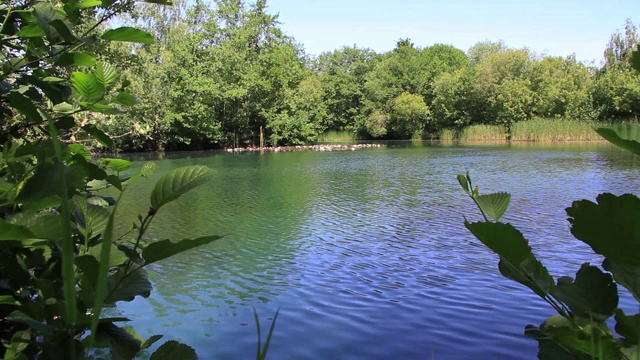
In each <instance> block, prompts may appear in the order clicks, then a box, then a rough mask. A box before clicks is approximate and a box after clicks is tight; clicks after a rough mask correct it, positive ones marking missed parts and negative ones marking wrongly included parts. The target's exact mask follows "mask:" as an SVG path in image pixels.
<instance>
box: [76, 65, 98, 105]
mask: <svg viewBox="0 0 640 360" xmlns="http://www.w3.org/2000/svg"><path fill="white" fill-rule="evenodd" d="M71 83H72V84H73V87H74V88H75V89H76V91H78V92H79V93H80V94H81V95H82V96H84V97H86V98H87V99H88V100H89V101H95V100H98V99H100V98H102V96H103V95H104V90H105V88H104V85H103V84H102V83H101V82H100V81H98V78H97V77H96V75H95V74H87V73H83V72H81V71H74V72H73V74H71Z"/></svg>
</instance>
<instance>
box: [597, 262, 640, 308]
mask: <svg viewBox="0 0 640 360" xmlns="http://www.w3.org/2000/svg"><path fill="white" fill-rule="evenodd" d="M602 267H603V268H604V269H605V270H607V271H609V272H610V273H612V274H613V278H614V280H615V281H616V282H617V283H618V284H620V285H622V286H624V287H625V288H627V290H629V292H630V293H631V294H632V295H633V297H635V298H636V301H638V302H640V267H633V266H620V265H618V264H616V263H615V262H613V261H611V260H609V259H605V260H604V261H603V262H602Z"/></svg>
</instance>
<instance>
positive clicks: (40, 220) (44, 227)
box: [9, 211, 64, 240]
mask: <svg viewBox="0 0 640 360" xmlns="http://www.w3.org/2000/svg"><path fill="white" fill-rule="evenodd" d="M62 221H64V220H63V219H62V216H61V215H60V214H58V213H54V212H29V211H26V212H21V213H18V214H15V215H14V216H12V217H11V218H10V219H9V222H10V223H11V224H14V225H20V226H24V227H26V228H27V229H29V231H30V232H31V233H32V234H33V238H34V239H50V240H60V239H62Z"/></svg>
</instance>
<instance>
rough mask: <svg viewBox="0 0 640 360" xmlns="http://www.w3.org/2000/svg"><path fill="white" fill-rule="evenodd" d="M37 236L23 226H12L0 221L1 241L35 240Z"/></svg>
mask: <svg viewBox="0 0 640 360" xmlns="http://www.w3.org/2000/svg"><path fill="white" fill-rule="evenodd" d="M34 238H35V235H33V233H32V232H31V231H30V230H29V229H28V228H27V227H26V226H22V225H16V224H11V223H8V222H6V221H4V220H3V219H0V240H22V239H34Z"/></svg>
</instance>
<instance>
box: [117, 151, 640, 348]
mask: <svg viewBox="0 0 640 360" xmlns="http://www.w3.org/2000/svg"><path fill="white" fill-rule="evenodd" d="M138 157H140V156H139V155H138ZM149 157H153V156H151V155H149ZM154 161H155V162H156V163H157V165H158V167H159V171H158V173H156V174H154V175H153V176H152V177H151V179H148V180H143V181H139V182H138V183H135V184H132V186H130V187H129V189H128V190H127V193H126V195H125V197H124V199H123V200H122V202H121V208H120V209H119V219H126V220H124V221H125V223H124V224H125V226H127V225H129V224H131V222H132V220H133V216H135V214H137V213H138V212H141V213H144V212H146V210H147V209H148V198H149V194H150V192H151V188H152V186H153V184H154V183H155V180H156V179H157V178H159V176H160V175H161V174H162V173H165V172H167V171H169V170H171V169H173V168H176V167H180V166H185V165H196V164H197V165H206V166H208V167H210V168H212V169H213V170H214V171H215V176H214V178H213V179H212V180H211V181H210V182H208V183H207V184H205V185H204V186H202V187H200V188H198V189H196V190H194V191H193V192H191V193H188V194H186V195H184V196H183V197H181V198H180V199H179V200H178V201H176V202H174V203H171V204H169V205H167V206H166V207H163V209H162V210H161V212H160V213H159V214H158V216H157V217H156V219H155V220H154V223H153V224H152V226H151V230H150V232H149V238H150V239H166V238H168V239H175V240H177V239H181V238H187V237H198V236H203V235H209V234H217V235H224V238H223V239H221V240H219V241H217V242H214V243H212V244H209V245H207V246H205V247H202V248H198V249H196V250H192V251H190V252H188V253H185V254H181V255H179V256H177V257H175V258H172V259H170V260H167V261H164V262H162V263H159V264H156V265H155V266H153V267H152V268H151V269H150V278H151V280H152V282H153V284H154V292H153V293H152V295H151V297H150V298H148V299H139V300H136V301H134V302H132V303H121V304H120V307H119V311H120V313H121V314H122V315H124V316H127V317H129V318H130V319H132V325H133V326H134V327H135V328H136V330H138V331H139V332H140V333H141V334H142V335H143V336H144V337H145V338H146V337H148V336H150V335H153V334H157V333H159V334H164V335H165V339H178V340H180V341H182V342H185V343H187V344H189V345H191V346H192V347H194V348H195V349H196V350H197V352H198V354H199V356H200V358H201V359H214V358H215V359H251V358H255V353H256V346H257V331H256V325H255V321H254V318H253V309H254V308H255V310H256V311H257V312H258V315H259V318H260V321H261V324H262V330H263V341H264V336H265V334H266V333H267V331H268V328H269V325H270V322H271V318H272V317H273V315H274V314H275V312H276V310H277V309H278V308H279V309H280V316H279V317H278V320H277V324H276V328H275V334H274V337H273V340H272V343H271V347H270V349H269V356H268V358H270V359H525V358H530V359H531V358H535V357H536V354H537V343H536V342H535V341H534V340H531V339H528V338H526V337H524V335H523V332H524V327H525V326H526V325H527V324H535V325H539V324H540V323H541V322H542V321H543V320H544V319H545V318H546V317H548V316H551V315H553V314H554V312H553V310H552V309H551V308H550V307H549V306H547V304H546V303H545V302H543V301H542V300H540V299H538V298H537V297H536V296H535V295H534V294H533V293H532V292H531V291H529V290H528V289H526V288H525V287H524V286H521V285H519V284H517V283H515V282H513V281H509V280H507V279H504V278H502V277H501V276H500V274H499V272H498V270H497V261H498V259H497V257H496V256H495V255H494V254H492V253H491V252H490V251H489V250H488V249H486V248H484V247H483V246H482V245H480V243H479V241H477V240H476V239H475V238H474V237H473V236H472V235H471V234H470V233H469V232H468V230H466V228H465V227H464V216H466V218H467V219H469V220H480V214H479V213H478V210H477V209H476V208H475V207H474V205H473V204H472V201H471V199H469V198H468V197H467V195H466V194H465V193H464V192H463V191H462V190H461V188H460V186H459V185H458V182H457V180H456V175H457V174H459V173H464V172H466V171H467V170H469V171H471V174H472V177H473V179H474V182H475V183H476V184H477V185H480V189H481V193H489V192H495V191H507V192H510V193H511V194H512V203H511V207H510V209H509V211H508V212H507V214H506V215H505V217H504V218H503V221H507V222H511V223H513V224H514V225H516V226H517V227H518V228H519V229H520V230H521V231H522V232H523V233H524V234H525V236H526V237H527V238H528V239H529V240H530V243H531V246H532V248H533V250H534V253H536V254H537V255H538V258H539V259H540V260H541V261H542V262H543V263H544V264H545V265H546V266H547V267H548V268H549V270H550V272H551V273H552V275H554V276H559V275H571V276H573V275H574V274H575V272H576V271H577V270H578V269H579V267H580V264H582V263H583V262H592V263H597V264H599V263H600V262H601V259H600V258H599V257H598V256H595V255H593V254H592V253H591V250H590V248H589V247H588V246H586V245H584V244H582V243H581V242H579V241H578V240H575V239H574V238H573V237H572V236H571V234H570V232H569V225H568V222H567V221H566V218H567V216H566V213H565V211H564V209H565V208H566V207H568V206H569V205H570V204H571V202H572V201H573V200H579V199H590V200H593V199H594V198H595V196H596V195H597V194H598V193H601V192H612V193H614V194H623V193H627V192H637V189H638V184H639V181H640V163H639V162H638V160H636V159H634V158H633V156H632V155H630V154H628V153H626V152H623V151H622V150H618V149H616V148H612V147H611V146H610V145H608V144H605V143H595V144H562V145H531V144H521V145H517V144H515V145H493V146H487V145H484V146H483V145H478V146H462V145H458V146H454V145H451V146H444V145H437V144H429V143H398V144H390V146H389V147H387V148H377V149H365V150H358V151H340V152H338V151H333V152H288V153H266V154H259V153H243V154H240V155H229V154H222V153H214V152H204V153H180V154H168V155H166V157H165V158H164V159H160V160H154ZM141 164H142V162H141V161H134V165H133V166H134V167H136V166H138V167H139V166H141ZM123 229H124V227H123V228H121V229H120V230H123ZM621 304H622V305H621V306H622V307H625V308H627V307H628V308H629V310H630V311H633V312H634V313H635V312H636V311H637V305H636V304H634V302H633V300H632V299H631V298H630V297H629V296H626V295H625V296H623V299H622V302H621Z"/></svg>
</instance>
